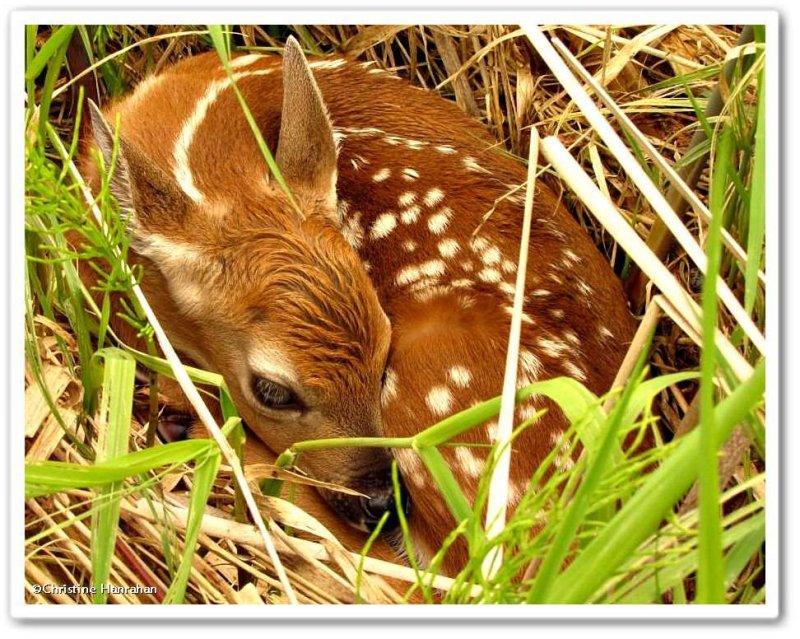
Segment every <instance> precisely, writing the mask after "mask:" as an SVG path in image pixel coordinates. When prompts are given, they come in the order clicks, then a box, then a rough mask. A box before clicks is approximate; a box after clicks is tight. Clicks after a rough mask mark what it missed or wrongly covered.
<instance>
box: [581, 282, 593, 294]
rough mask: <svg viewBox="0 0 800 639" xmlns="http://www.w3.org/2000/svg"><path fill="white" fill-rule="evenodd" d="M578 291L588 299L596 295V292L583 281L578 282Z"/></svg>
mask: <svg viewBox="0 0 800 639" xmlns="http://www.w3.org/2000/svg"><path fill="white" fill-rule="evenodd" d="M578 290H579V291H580V292H581V293H583V294H584V295H586V296H587V297H588V296H590V295H591V294H592V293H594V290H593V289H592V287H591V286H589V285H588V284H587V283H586V282H584V281H583V280H578Z"/></svg>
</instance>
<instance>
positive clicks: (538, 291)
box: [531, 288, 551, 297]
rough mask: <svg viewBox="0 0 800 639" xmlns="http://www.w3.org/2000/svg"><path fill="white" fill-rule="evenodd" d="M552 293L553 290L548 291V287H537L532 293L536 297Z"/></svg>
mask: <svg viewBox="0 0 800 639" xmlns="http://www.w3.org/2000/svg"><path fill="white" fill-rule="evenodd" d="M550 293H551V291H548V290H546V289H543V288H537V289H536V290H535V291H533V293H531V295H533V296H534V297H547V296H548V295H550Z"/></svg>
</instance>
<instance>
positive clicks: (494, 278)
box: [478, 268, 503, 283]
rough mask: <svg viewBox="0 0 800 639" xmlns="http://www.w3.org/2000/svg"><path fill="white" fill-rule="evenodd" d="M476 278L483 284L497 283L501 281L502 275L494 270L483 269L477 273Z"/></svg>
mask: <svg viewBox="0 0 800 639" xmlns="http://www.w3.org/2000/svg"><path fill="white" fill-rule="evenodd" d="M478 278H479V279H481V280H483V281H484V282H489V283H492V282H499V281H500V280H502V279H503V276H502V274H501V273H500V271H498V270H497V269H495V268H485V269H483V270H482V271H480V272H479V273H478Z"/></svg>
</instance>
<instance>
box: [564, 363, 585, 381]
mask: <svg viewBox="0 0 800 639" xmlns="http://www.w3.org/2000/svg"><path fill="white" fill-rule="evenodd" d="M564 370H566V371H567V373H568V374H569V376H570V377H574V378H575V379H577V380H580V381H582V382H585V381H586V373H585V372H584V371H583V370H582V369H581V368H579V367H578V366H577V365H575V364H574V363H573V362H564Z"/></svg>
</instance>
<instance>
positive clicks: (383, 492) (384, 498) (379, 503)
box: [360, 480, 411, 532]
mask: <svg viewBox="0 0 800 639" xmlns="http://www.w3.org/2000/svg"><path fill="white" fill-rule="evenodd" d="M398 488H399V490H400V494H399V496H398V499H395V490H394V486H393V484H388V485H387V486H384V487H382V488H381V489H380V490H378V491H373V492H372V493H371V494H370V495H369V496H367V497H361V498H360V502H361V504H360V505H361V512H362V517H361V521H360V524H361V527H363V528H365V529H367V530H369V531H372V530H374V529H375V527H376V526H377V525H378V522H380V520H381V518H382V517H383V516H384V514H385V513H387V512H388V513H389V516H388V518H387V519H386V523H384V524H383V527H382V528H381V530H383V531H385V532H389V531H392V530H394V529H395V528H397V526H398V525H399V524H400V518H399V515H398V505H399V508H400V509H401V510H402V511H403V514H404V515H407V514H408V512H409V508H410V506H411V502H410V500H409V497H408V491H407V490H406V488H405V486H404V485H403V482H402V480H401V481H400V483H399V486H398Z"/></svg>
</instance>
